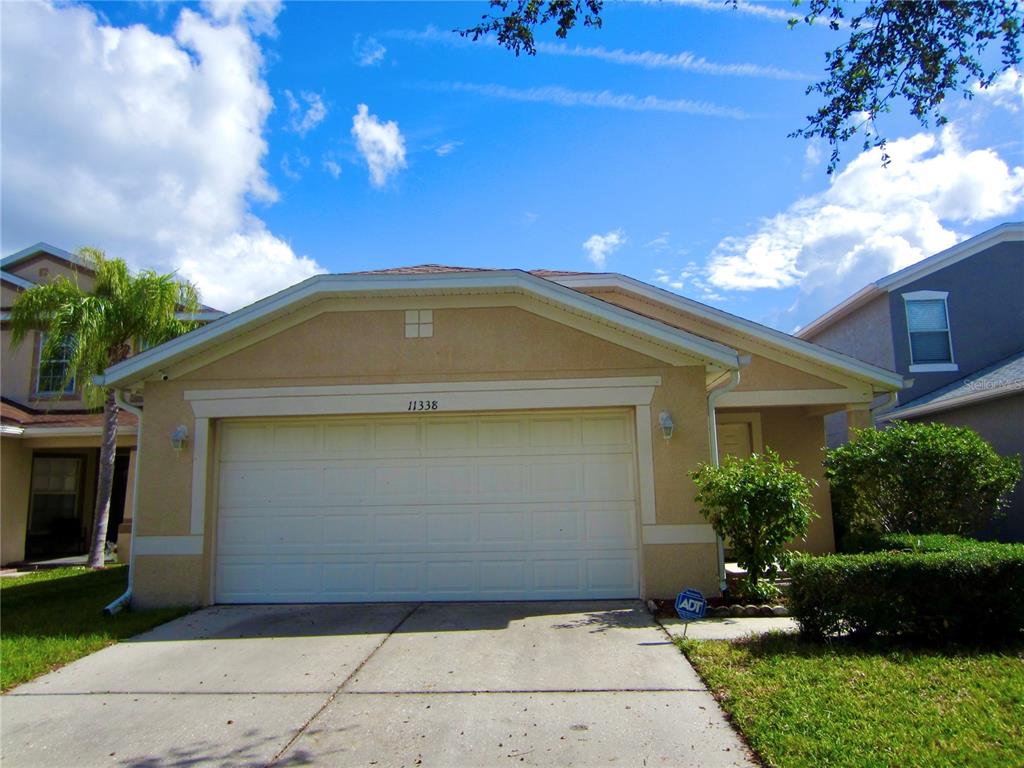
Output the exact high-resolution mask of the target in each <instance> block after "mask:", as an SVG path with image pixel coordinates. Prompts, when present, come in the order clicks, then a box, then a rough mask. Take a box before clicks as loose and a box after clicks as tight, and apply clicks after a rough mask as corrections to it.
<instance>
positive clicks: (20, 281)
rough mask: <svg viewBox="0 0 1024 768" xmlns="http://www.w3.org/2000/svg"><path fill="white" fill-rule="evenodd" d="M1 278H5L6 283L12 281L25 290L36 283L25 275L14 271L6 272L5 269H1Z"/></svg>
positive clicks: (12, 283) (14, 284)
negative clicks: (20, 275) (22, 275)
mask: <svg viewBox="0 0 1024 768" xmlns="http://www.w3.org/2000/svg"><path fill="white" fill-rule="evenodd" d="M0 280H3V281H4V282H5V283H10V284H11V285H13V286H16V287H18V288H23V289H25V290H28V289H29V288H31V287H32V286H33V285H35V283H33V282H32V281H31V280H26V279H25V278H23V277H18V276H17V275H15V274H14V273H12V272H5V271H3V270H0Z"/></svg>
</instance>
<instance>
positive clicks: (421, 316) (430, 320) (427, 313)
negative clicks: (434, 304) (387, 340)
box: [405, 309, 434, 339]
mask: <svg viewBox="0 0 1024 768" xmlns="http://www.w3.org/2000/svg"><path fill="white" fill-rule="evenodd" d="M433 335H434V310H432V309H407V310H406V311H405V338H407V339H429V338H430V337H431V336H433Z"/></svg>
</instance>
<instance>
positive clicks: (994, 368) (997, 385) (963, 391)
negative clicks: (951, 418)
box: [879, 351, 1024, 421]
mask: <svg viewBox="0 0 1024 768" xmlns="http://www.w3.org/2000/svg"><path fill="white" fill-rule="evenodd" d="M1014 394H1024V351H1021V352H1018V353H1017V354H1016V355H1011V356H1010V357H1007V358H1006V359H1004V360H1000V361H999V362H998V363H994V364H993V365H990V366H988V367H987V368H983V369H981V370H980V371H976V372H975V373H972V374H971V375H970V376H965V377H964V378H962V379H958V380H957V381H954V382H953V383H952V384H947V385H946V386H944V387H940V388H939V389H936V390H934V391H933V392H929V393H928V394H926V395H922V396H921V397H918V398H916V399H914V400H911V401H910V402H909V403H905V404H904V405H901V406H900V407H899V408H895V409H893V410H891V411H888V412H887V413H885V414H883V415H881V416H880V417H879V420H880V421H888V420H890V419H900V418H908V417H912V416H924V415H926V414H929V413H938V412H940V411H948V410H950V409H953V408H960V407H962V406H965V405H970V404H972V403H977V402H981V401H983V400H995V399H996V398H1000V397H1007V396H1009V395H1014Z"/></svg>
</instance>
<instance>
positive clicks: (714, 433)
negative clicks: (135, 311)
mask: <svg viewBox="0 0 1024 768" xmlns="http://www.w3.org/2000/svg"><path fill="white" fill-rule="evenodd" d="M739 362H740V366H745V365H749V364H750V355H743V356H741V357H740V359H739ZM739 383H740V369H739V368H736V369H735V370H733V371H731V372H730V373H729V381H727V382H726V383H725V384H723V385H722V386H720V387H717V388H715V389H712V390H711V391H710V392H708V444H709V446H710V453H711V466H713V467H717V466H718V423H717V419H716V418H715V404H716V403H717V402H718V399H719V398H720V397H721V396H722V395H724V394H726V393H728V392H732V391H733V390H734V389H736V387H737V386H738V385H739ZM140 423H141V422H140ZM132 530H134V528H133V529H132ZM715 541H716V542H717V543H718V590H719V591H720V592H722V593H723V594H724V593H725V591H726V589H727V588H728V586H729V585H728V582H727V581H726V578H725V544H724V543H723V541H722V537H721V536H719V535H718V534H717V533H716V534H715Z"/></svg>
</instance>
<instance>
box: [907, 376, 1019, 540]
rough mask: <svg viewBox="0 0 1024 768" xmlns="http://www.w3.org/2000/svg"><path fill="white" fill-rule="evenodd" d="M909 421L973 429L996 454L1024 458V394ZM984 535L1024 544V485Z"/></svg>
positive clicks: (1014, 494) (1017, 490)
mask: <svg viewBox="0 0 1024 768" xmlns="http://www.w3.org/2000/svg"><path fill="white" fill-rule="evenodd" d="M909 421H920V422H933V421H934V422H941V423H943V424H951V425H953V426H956V427H970V428H971V429H973V430H974V431H975V432H977V433H978V434H979V435H981V436H982V437H983V438H985V439H986V440H987V441H988V442H989V443H991V444H992V447H993V448H995V450H996V452H997V453H999V454H1001V455H1003V456H1011V455H1013V454H1018V455H1021V456H1024V392H1020V393H1019V394H1015V395H1010V396H1009V397H1001V398H999V399H997V400H986V401H982V402H980V403H976V404H974V405H969V406H966V407H964V408H956V409H953V410H949V411H944V412H943V413H933V414H929V415H927V416H922V417H920V418H918V419H909ZM985 533H986V534H987V535H991V536H993V537H995V538H998V539H1000V540H1001V541H1022V542H1024V482H1021V483H1019V484H1018V485H1017V488H1016V490H1015V491H1014V493H1013V495H1012V496H1011V497H1010V506H1009V508H1008V509H1007V510H1006V516H1005V517H1004V518H1003V519H1002V520H1000V521H998V522H997V523H995V524H993V525H992V526H991V528H990V529H988V530H987V531H986V532H985Z"/></svg>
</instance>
